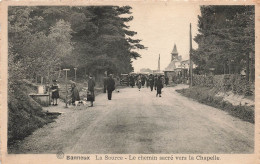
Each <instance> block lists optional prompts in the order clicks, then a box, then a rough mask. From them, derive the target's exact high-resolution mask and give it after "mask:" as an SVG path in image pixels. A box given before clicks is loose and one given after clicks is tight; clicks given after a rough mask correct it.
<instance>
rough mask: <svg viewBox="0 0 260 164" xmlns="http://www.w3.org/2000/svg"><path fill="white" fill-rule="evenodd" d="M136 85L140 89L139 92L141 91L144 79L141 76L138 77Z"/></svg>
mask: <svg viewBox="0 0 260 164" xmlns="http://www.w3.org/2000/svg"><path fill="white" fill-rule="evenodd" d="M136 85H137V86H138V89H139V91H140V89H141V86H142V79H141V75H139V76H138V77H137V80H136Z"/></svg>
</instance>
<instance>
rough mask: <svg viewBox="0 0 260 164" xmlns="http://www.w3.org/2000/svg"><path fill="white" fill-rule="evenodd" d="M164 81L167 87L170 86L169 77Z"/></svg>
mask: <svg viewBox="0 0 260 164" xmlns="http://www.w3.org/2000/svg"><path fill="white" fill-rule="evenodd" d="M164 79H165V85H166V87H167V85H169V77H168V76H167V75H165V77H164Z"/></svg>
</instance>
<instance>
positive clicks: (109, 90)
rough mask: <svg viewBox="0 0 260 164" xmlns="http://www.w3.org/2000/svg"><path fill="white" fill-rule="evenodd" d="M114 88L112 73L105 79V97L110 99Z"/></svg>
mask: <svg viewBox="0 0 260 164" xmlns="http://www.w3.org/2000/svg"><path fill="white" fill-rule="evenodd" d="M114 90H115V80H114V79H113V75H112V74H110V75H109V78H108V79H107V98H108V100H111V99H112V92H113V91H114Z"/></svg>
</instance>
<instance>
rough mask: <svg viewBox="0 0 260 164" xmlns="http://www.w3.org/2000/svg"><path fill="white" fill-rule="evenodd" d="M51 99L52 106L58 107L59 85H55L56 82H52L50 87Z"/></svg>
mask: <svg viewBox="0 0 260 164" xmlns="http://www.w3.org/2000/svg"><path fill="white" fill-rule="evenodd" d="M51 93H52V94H51V98H52V105H55V106H56V105H58V99H59V98H60V95H59V85H58V84H57V80H53V84H52V85H51Z"/></svg>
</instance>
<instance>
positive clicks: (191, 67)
mask: <svg viewBox="0 0 260 164" xmlns="http://www.w3.org/2000/svg"><path fill="white" fill-rule="evenodd" d="M191 55H192V35H191V23H190V87H192V85H193V77H192V76H193V75H192V74H193V71H192V69H193V63H192V60H191Z"/></svg>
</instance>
